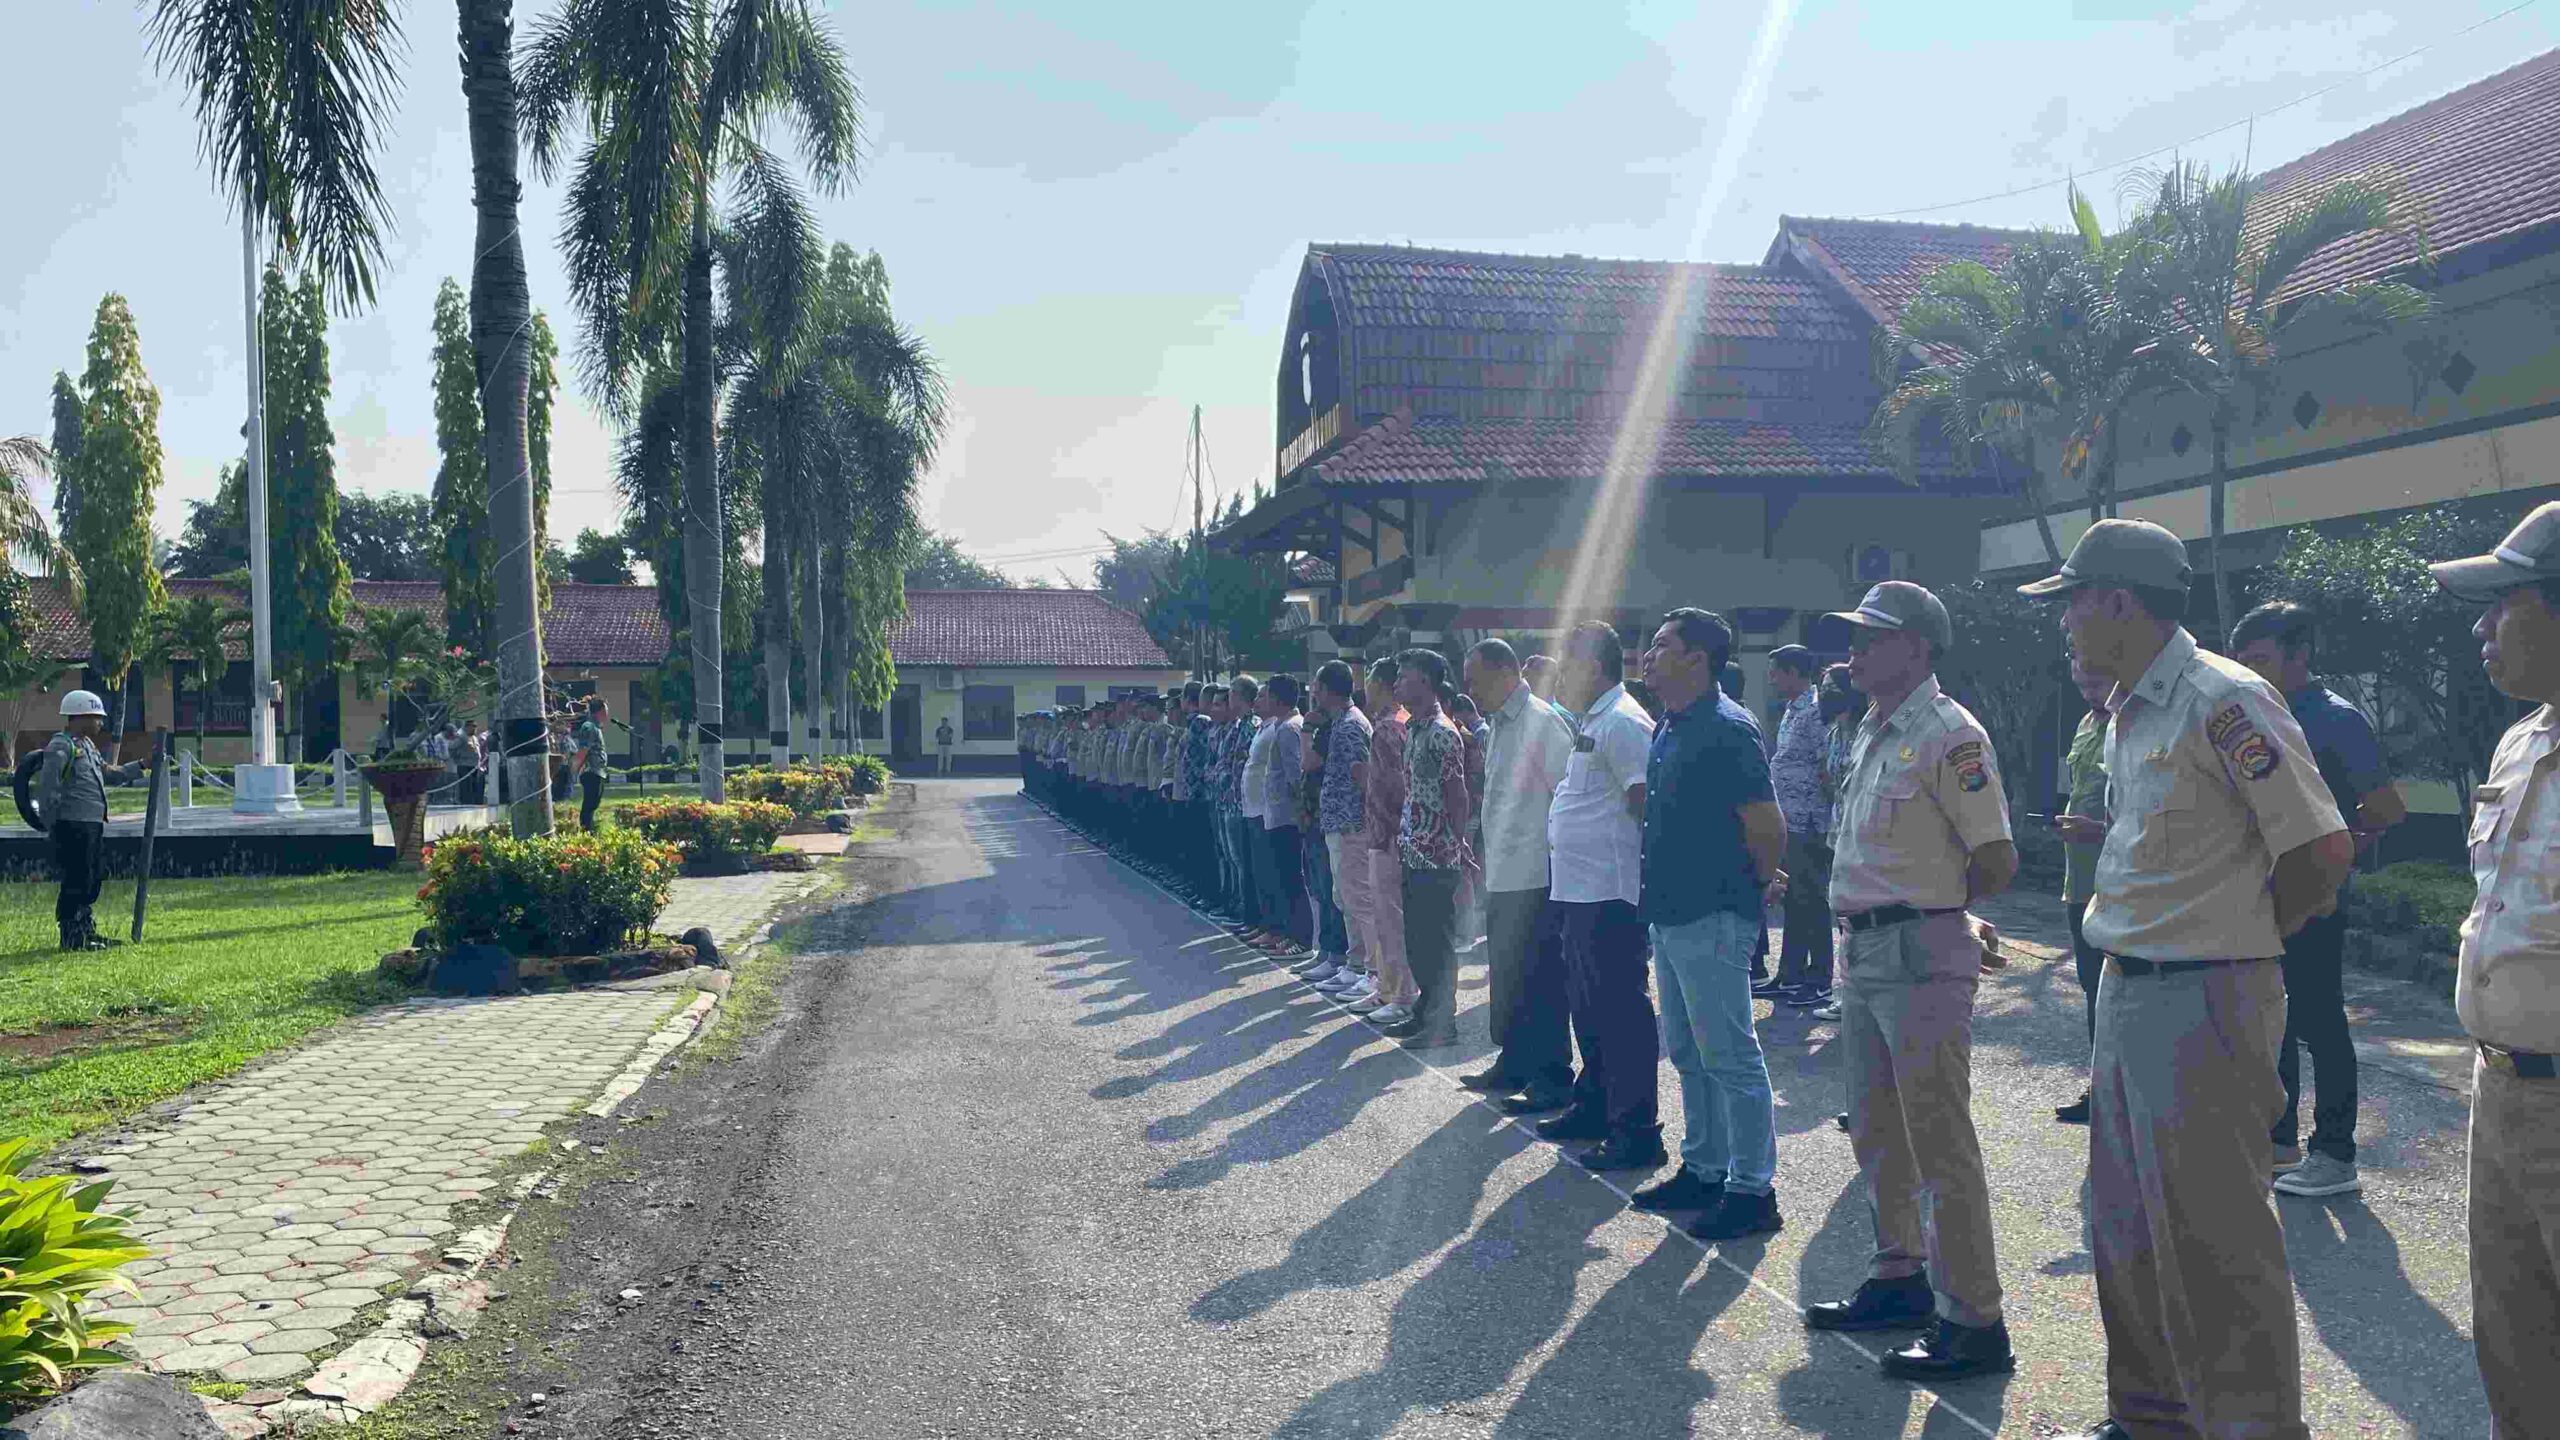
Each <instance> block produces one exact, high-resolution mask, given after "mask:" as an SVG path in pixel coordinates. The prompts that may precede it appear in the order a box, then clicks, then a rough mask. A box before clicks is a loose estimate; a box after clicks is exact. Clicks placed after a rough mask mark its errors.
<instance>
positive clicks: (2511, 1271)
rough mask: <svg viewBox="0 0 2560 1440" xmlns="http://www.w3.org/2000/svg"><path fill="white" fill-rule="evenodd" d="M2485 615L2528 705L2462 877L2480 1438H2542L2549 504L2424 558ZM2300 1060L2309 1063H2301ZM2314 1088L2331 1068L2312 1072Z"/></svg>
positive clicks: (2547, 1261)
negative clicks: (2487, 547)
mask: <svg viewBox="0 0 2560 1440" xmlns="http://www.w3.org/2000/svg"><path fill="white" fill-rule="evenodd" d="M2428 568H2429V569H2430V570H2431V571H2433V572H2434V574H2435V578H2436V583H2437V584H2439V585H2442V586H2443V587H2444V588H2445V589H2446V590H2447V591H2449V592H2451V593H2452V594H2454V595H2456V596H2459V597H2461V598H2462V599H2465V600H2470V601H2473V602H2475V603H2478V604H2483V605H2486V606H2488V607H2489V608H2488V609H2487V611H2486V612H2485V613H2483V614H2482V615H2481V617H2480V620H2479V623H2478V624H2476V625H2474V626H2473V627H2472V630H2471V633H2472V634H2473V635H2475V636H2477V637H2478V638H2479V640H2480V662H2481V665H2482V666H2483V667H2484V668H2485V669H2486V670H2487V671H2488V675H2489V683H2490V684H2491V685H2493V686H2495V687H2497V689H2498V692H2499V693H2500V694H2502V695H2505V696H2507V697H2509V698H2510V699H2515V700H2522V701H2526V702H2528V703H2533V704H2535V705H2536V707H2537V708H2535V710H2534V711H2533V713H2531V714H2529V715H2527V716H2525V717H2524V718H2523V719H2522V720H2519V721H2517V722H2516V723H2515V724H2514V726H2512V727H2511V728H2509V729H2508V731H2507V733H2506V734H2505V736H2503V737H2502V738H2500V740H2499V741H2498V748H2497V751H2496V753H2495V754H2494V756H2493V757H2492V758H2491V760H2490V762H2489V777H2488V779H2487V780H2486V781H2485V782H2483V783H2482V784H2480V785H2478V786H2476V787H2474V788H2473V790H2472V792H2471V799H2472V803H2473V805H2474V806H2475V807H2476V808H2475V810H2474V812H2473V814H2472V817H2471V874H2472V878H2473V879H2474V881H2476V882H2477V885H2478V893H2477V895H2476V897H2475V898H2474V899H2473V900H2472V902H2471V913H2470V914H2469V915H2467V916H2465V917H2464V918H2463V922H2462V951H2461V956H2460V960H2459V962H2458V969H2457V972H2456V978H2455V981H2454V998H2453V1005H2454V1010H2455V1012H2456V1013H2457V1014H2458V1015H2460V1017H2461V1019H2462V1028H2463V1029H2464V1030H2466V1031H2468V1032H2469V1033H2470V1035H2471V1038H2472V1041H2473V1043H2474V1046H2475V1047H2476V1050H2477V1054H2476V1055H2475V1056H2474V1058H2473V1060H2472V1065H2471V1207H2470V1209H2471V1314H2472V1344H2473V1347H2474V1349H2475V1350H2476V1351H2477V1353H2478V1355H2479V1359H2480V1379H2481V1381H2482V1382H2483V1383H2484V1384H2485V1385H2486V1386H2487V1388H2488V1392H2489V1433H2490V1437H2491V1440H2524V1437H2526V1436H2529V1435H2545V1434H2549V1433H2550V1431H2551V1427H2552V1420H2553V1416H2554V1415H2560V1367H2555V1366H2554V1365H2553V1364H2552V1336H2554V1335H2560V1183H2555V1181H2554V1177H2555V1176H2560V897H2556V896H2555V893H2554V891H2553V888H2552V884H2551V865H2550V858H2549V857H2550V856H2551V855H2552V853H2553V852H2554V849H2555V847H2560V803H2556V802H2555V799H2554V795H2553V789H2552V785H2553V782H2552V778H2551V776H2552V770H2553V760H2552V757H2553V756H2554V755H2555V754H2560V504H2548V505H2541V506H2537V507H2536V508H2535V509H2534V511H2533V513H2531V514H2529V515H2527V516H2526V517H2525V518H2524V521H2523V523H2521V524H2519V525H2518V526H2516V528H2515V529H2514V530H2512V531H2510V532H2508V535H2507V538H2506V539H2505V540H2504V541H2502V542H2500V544H2499V546H2498V548H2497V549H2496V550H2495V551H2493V552H2492V553H2490V554H2487V555H2481V556H2476V557H2474V558H2471V559H2467V560H2448V561H2445V562H2443V563H2441V564H2437V565H2432V566H2429V567H2428ZM2312 1063H2313V1064H2315V1065H2317V1064H2318V1063H2319V1059H2318V1057H2317V1056H2316V1055H2315V1056H2314V1057H2313V1060H2312ZM2320 1079H2321V1084H2322V1087H2323V1088H2322V1092H2321V1093H2322V1095H2323V1097H2324V1098H2325V1097H2326V1095H2327V1088H2326V1087H2327V1083H2328V1079H2329V1076H2328V1073H2327V1072H2326V1071H2323V1072H2321V1076H2320Z"/></svg>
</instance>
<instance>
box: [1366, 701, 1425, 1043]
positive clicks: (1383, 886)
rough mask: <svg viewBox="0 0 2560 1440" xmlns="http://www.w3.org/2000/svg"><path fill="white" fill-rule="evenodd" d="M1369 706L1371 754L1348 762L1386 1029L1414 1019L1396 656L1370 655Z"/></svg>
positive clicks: (1374, 1019)
mask: <svg viewBox="0 0 2560 1440" xmlns="http://www.w3.org/2000/svg"><path fill="white" fill-rule="evenodd" d="M1368 679H1369V684H1368V701H1369V704H1368V708H1367V711H1366V713H1367V714H1368V715H1369V717H1370V721H1369V724H1370V730H1369V754H1368V757H1367V758H1366V759H1365V760H1362V761H1360V762H1359V763H1358V764H1356V765H1354V766H1353V767H1352V773H1353V774H1354V775H1355V776H1357V777H1358V783H1359V786H1360V815H1361V820H1362V823H1363V826H1364V830H1363V833H1362V834H1361V835H1360V836H1359V837H1358V839H1359V842H1360V848H1361V849H1362V851H1363V852H1364V853H1363V855H1362V856H1361V858H1362V859H1363V860H1365V861H1366V862H1367V864H1368V866H1369V956H1370V965H1371V968H1372V969H1374V970H1375V971H1376V972H1377V975H1378V994H1379V996H1380V998H1381V999H1383V1000H1384V1001H1385V1002H1386V1003H1384V1004H1382V1005H1380V1006H1379V1007H1378V1008H1377V1009H1375V1010H1373V1011H1371V1012H1369V1023H1371V1024H1373V1025H1375V1026H1377V1027H1378V1028H1379V1029H1381V1030H1385V1031H1387V1032H1388V1033H1390V1034H1393V1033H1396V1029H1397V1027H1401V1026H1404V1025H1408V1024H1411V1023H1412V1021H1413V1018H1414V1014H1413V1007H1414V1002H1415V1000H1416V999H1417V998H1418V996H1419V994H1420V992H1419V991H1417V990H1416V989H1415V988H1414V984H1413V968H1412V967H1411V966H1410V965H1408V964H1406V963H1405V953H1404V857H1403V856H1402V855H1401V854H1399V853H1398V851H1397V847H1396V835H1397V832H1398V830H1399V829H1400V828H1401V827H1402V825H1403V822H1404V794H1405V753H1404V752H1405V722H1406V720H1407V719H1408V718H1409V717H1407V716H1406V714H1405V711H1404V707H1403V706H1401V705H1398V704H1397V703H1396V696H1395V688H1396V662H1395V661H1394V660H1393V659H1392V658H1387V657H1383V656H1382V657H1380V658H1379V659H1377V660H1374V661H1372V662H1370V665H1369V677H1368Z"/></svg>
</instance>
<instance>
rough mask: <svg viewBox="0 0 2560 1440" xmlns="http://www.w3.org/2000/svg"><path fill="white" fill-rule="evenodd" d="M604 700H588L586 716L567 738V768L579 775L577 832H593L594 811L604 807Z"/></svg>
mask: <svg viewBox="0 0 2560 1440" xmlns="http://www.w3.org/2000/svg"><path fill="white" fill-rule="evenodd" d="M605 714H606V711H605V707H604V697H603V696H601V695H590V696H588V697H587V705H586V713H585V715H584V716H582V717H581V718H580V719H579V721H578V728H577V730H576V731H575V732H573V733H572V734H571V735H570V737H569V744H570V750H569V764H570V768H572V769H574V770H576V771H577V772H578V828H579V829H581V830H585V831H589V832H593V831H594V829H595V828H596V807H597V806H599V805H602V804H603V803H604V768H605V753H604V718H605Z"/></svg>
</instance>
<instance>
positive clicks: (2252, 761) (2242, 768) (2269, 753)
mask: <svg viewBox="0 0 2560 1440" xmlns="http://www.w3.org/2000/svg"><path fill="white" fill-rule="evenodd" d="M2283 759H2284V752H2283V751H2281V750H2278V749H2277V748H2276V742H2275V741H2273V740H2271V739H2269V738H2268V737H2267V736H2266V735H2264V734H2263V733H2261V732H2259V731H2255V730H2252V731H2250V732H2249V733H2248V735H2247V736H2246V737H2244V738H2243V739H2242V740H2241V741H2240V742H2239V743H2238V744H2237V745H2235V746H2233V747H2232V750H2231V763H2232V765H2233V767H2234V768H2236V769H2238V770H2239V772H2240V773H2241V774H2243V775H2245V776H2247V777H2248V778H2250V779H2252V780H2264V779H2266V778H2267V777H2268V776H2270V775H2273V774H2274V773H2276V766H2277V764H2278V763H2280V762H2281V761H2282V760H2283Z"/></svg>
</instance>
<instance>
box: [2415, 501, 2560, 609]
mask: <svg viewBox="0 0 2560 1440" xmlns="http://www.w3.org/2000/svg"><path fill="white" fill-rule="evenodd" d="M2427 570H2428V572H2429V573H2431V574H2433V575H2434V576H2435V577H2436V583H2437V584H2439V585H2441V586H2443V587H2444V588H2445V589H2447V590H2449V591H2451V592H2453V593H2454V594H2455V595H2458V596H2460V597H2461V598H2463V599H2465V600H2477V601H2479V602H2481V603H2482V604H2487V603H2488V602H2490V601H2493V600H2495V599H2497V598H2498V597H2499V596H2500V595H2503V594H2505V593H2506V592H2508V591H2510V590H2513V589H2515V588H2516V587H2518V586H2520V585H2531V584H2533V583H2534V582H2535V581H2538V580H2560V500H2553V501H2546V502H2544V503H2543V504H2540V505H2536V506H2535V507H2533V511H2532V513H2531V514H2528V515H2526V516H2525V517H2524V520H2523V521H2522V523H2520V524H2518V525H2517V526H2516V528H2514V529H2513V530H2510V531H2508V532H2507V538H2506V539H2504V540H2501V541H2499V542H2498V548H2497V549H2495V550H2492V551H2490V552H2489V553H2488V554H2486V555H2474V556H2471V557H2470V558H2468V559H2464V560H2444V561H2439V562H2437V563H2436V564H2433V565H2430V566H2428V567H2427Z"/></svg>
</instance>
